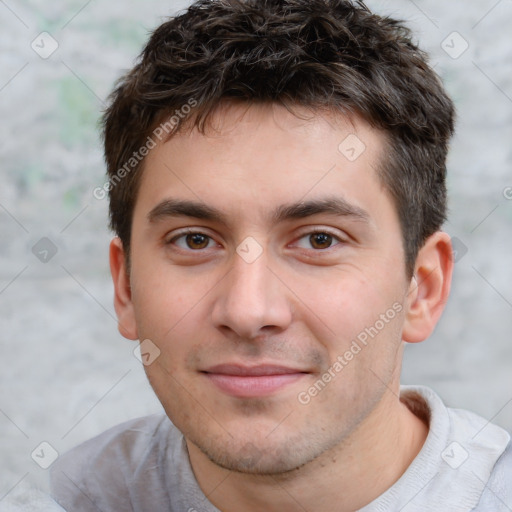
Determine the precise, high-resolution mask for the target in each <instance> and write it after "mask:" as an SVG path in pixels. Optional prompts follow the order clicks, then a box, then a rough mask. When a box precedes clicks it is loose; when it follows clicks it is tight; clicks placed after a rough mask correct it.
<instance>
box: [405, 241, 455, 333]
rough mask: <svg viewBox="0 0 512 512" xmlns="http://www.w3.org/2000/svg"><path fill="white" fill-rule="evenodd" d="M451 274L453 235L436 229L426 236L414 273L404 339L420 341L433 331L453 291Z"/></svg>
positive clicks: (408, 299) (407, 299)
mask: <svg viewBox="0 0 512 512" xmlns="http://www.w3.org/2000/svg"><path fill="white" fill-rule="evenodd" d="M452 273H453V253H452V244H451V240H450V237H449V235H448V234H447V233H444V232H442V231H437V232H436V233H434V234H433V235H432V236H430V237H429V238H428V239H427V241H426V242H425V244H424V245H423V247H422V248H421V249H420V251H419V253H418V257H417V258H416V264H415V270H414V276H413V278H412V279H411V284H410V287H409V292H408V295H407V298H406V304H407V310H406V312H405V322H404V327H403V332H402V338H403V340H404V341H407V342H409V343H417V342H419V341H423V340H425V339H426V338H428V337H429V336H430V334H431V333H432V332H433V330H434V328H435V326H436V324H437V322H438V320H439V318H440V316H441V313H442V312H443V310H444V307H445V305H446V302H447V300H448V296H449V294H450V286H451V280H452Z"/></svg>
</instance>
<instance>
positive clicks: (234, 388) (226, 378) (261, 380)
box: [206, 373, 306, 398]
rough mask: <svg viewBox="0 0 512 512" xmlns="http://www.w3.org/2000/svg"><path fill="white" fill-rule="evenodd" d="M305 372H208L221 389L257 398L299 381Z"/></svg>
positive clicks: (241, 396) (236, 394) (231, 393)
mask: <svg viewBox="0 0 512 512" xmlns="http://www.w3.org/2000/svg"><path fill="white" fill-rule="evenodd" d="M305 375H306V374H305V373H285V374H279V375H259V376H254V375H248V376H241V375H225V374H220V373H206V376H207V377H208V379H209V380H210V381H211V382H212V383H213V384H215V385H216V386H217V387H218V388H219V389H220V390H221V391H223V392H224V393H227V394H229V395H232V396H236V397H240V398H256V397H259V396H265V395H270V394H272V393H275V392H276V391H280V390H281V389H282V388H284V387H286V386H288V385H289V384H292V383H293V382H296V381H298V380H299V379H301V378H302V377H304V376H305Z"/></svg>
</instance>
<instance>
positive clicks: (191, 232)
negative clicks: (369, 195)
mask: <svg viewBox="0 0 512 512" xmlns="http://www.w3.org/2000/svg"><path fill="white" fill-rule="evenodd" d="M315 234H325V235H329V236H330V237H332V239H333V242H334V241H337V242H338V243H333V245H331V246H329V247H327V248H326V249H314V248H309V249H306V250H312V251H314V252H326V251H328V250H329V249H332V248H333V247H335V246H337V245H340V244H345V243H347V240H345V239H343V238H342V237H340V236H339V235H337V234H335V233H333V232H332V231H330V230H329V229H324V228H315V229H312V230H310V231H307V232H306V233H303V234H302V235H300V236H299V237H298V238H297V239H296V241H299V240H302V239H303V238H306V237H311V236H312V235H315ZM188 235H203V236H205V237H207V238H209V239H210V241H214V239H213V237H211V236H210V235H207V234H206V233H203V232H202V231H194V230H192V229H189V230H187V231H184V232H181V233H179V234H177V235H175V236H174V237H172V238H171V239H170V240H169V241H167V242H166V243H165V244H166V245H173V244H175V242H176V240H179V239H180V238H184V237H187V236H188ZM178 247H179V246H178ZM179 249H180V250H183V251H186V252H202V251H203V250H204V249H190V248H187V249H185V248H182V247H179ZM205 249H209V247H206V248H205Z"/></svg>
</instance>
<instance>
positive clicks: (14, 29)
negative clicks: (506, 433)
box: [0, 0, 512, 505]
mask: <svg viewBox="0 0 512 512" xmlns="http://www.w3.org/2000/svg"><path fill="white" fill-rule="evenodd" d="M188 3H189V2H185V1H183V2H181V1H177V2H164V1H159V0H149V1H144V2H143V1H135V2H130V3H127V2H120V1H118V0H115V1H110V2H107V1H106V0H90V1H84V0H69V1H67V2H63V1H55V2H51V3H50V2H44V1H43V0H31V1H24V2H14V1H13V0H6V1H0V46H1V52H0V119H1V123H0V173H1V181H0V234H1V239H0V240H1V241H0V318H1V330H0V368H1V371H0V454H1V455H0V461H1V462H0V464H1V467H0V505H1V500H2V499H3V498H4V497H5V496H6V495H8V494H10V493H11V492H13V491H14V490H15V489H16V488H18V486H20V487H21V486H22V485H25V484H30V485H38V486H41V487H42V488H45V485H46V478H47V471H46V470H45V469H43V468H42V467H40V465H43V466H44V465H45V463H48V462H50V461H51V457H52V455H53V451H52V450H51V449H50V448H48V446H47V445H41V444H40V443H41V442H46V443H49V444H50V445H51V447H53V449H54V450H56V452H58V453H60V452H63V451H65V450H67V449H68V448H70V447H71V446H73V445H75V444H77V443H78V442H80V441H83V440H85V439H87V438H89V437H91V436H93V435H95V434H97V433H99V432H100V431H102V430H104V429H106V428H107V427H110V426H112V425H114V424H116V423H119V422H121V421H123V420H126V419H129V418H132V417H136V416H139V415H144V414H148V413H151V412H155V411H159V410H160V405H159V403H158V402H157V400H156V398H154V396H153V393H152V391H151V390H150V387H149V385H148V384H147V382H146V378H145V375H144V373H143V370H142V365H141V364H140V362H139V361H138V360H137V359H136V358H135V356H134V353H133V351H134V349H135V347H136V343H134V342H129V341H126V340H124V339H123V338H122V337H121V336H120V335H119V334H118V332H117V324H116V320H115V315H114V310H113V307H112V295H113V289H112V285H111V281H110V275H109V270H108V261H107V255H108V253H107V250H108V242H109V240H110V237H111V234H110V233H109V231H108V229H107V227H106V223H107V201H106V200H97V199H95V198H94V197H93V189H94V188H95V187H97V186H101V185H102V184H103V183H104V172H105V167H104V163H103V159H102V151H101V144H100V140H99V135H98V133H99V132H98V126H97V123H98V119H99V116H100V112H101V109H102V108H103V107H104V102H105V100H106V97H107V95H108V93H109V92H110V90H111V88H112V85H113V83H114V81H115V79H116V78H117V77H118V76H119V75H120V73H121V72H122V70H124V69H126V68H129V67H131V66H132V64H133V62H134V59H135V57H136V56H137V55H138V53H139V51H140V50H141V48H142V45H143V43H144V41H145V40H146V38H147V35H148V32H149V31H150V30H151V29H153V28H155V27H156V26H157V25H158V24H159V23H161V22H162V21H163V19H164V17H166V16H168V15H170V14H172V13H173V12H175V11H176V10H178V9H181V8H183V7H184V6H186V5H188ZM368 4H369V5H370V6H371V7H372V8H373V9H374V10H375V11H376V12H379V13H388V14H391V15H393V16H396V17H399V18H402V19H405V20H407V22H408V24H409V26H410V27H412V28H413V29H414V30H415V32H416V35H417V38H418V39H419V41H420V44H421V46H422V47H423V48H424V49H426V50H427V51H429V52H430V54H431V57H432V61H431V62H432V65H434V66H435V69H436V70H437V72H438V73H439V74H440V75H441V76H442V77H443V80H444V82H445V84H446V87H447V89H448V91H449V92H450V94H451V95H452V97H453V99H454V100H455V102H456V105H457V108H458V124H457V136H456V137H455V139H454V141H453V145H452V150H451V156H450V160H449V191H450V208H451V215H450V221H449V223H448V224H447V225H446V227H445V228H446V231H447V232H448V233H449V234H450V235H452V237H454V238H455V245H456V248H457V260H458V261H457V264H456V269H455V278H454V283H453V290H452V296H451V299H450V302H449V304H448V307H447V310H446V312H445V314H444V316H443V318H442V320H441V322H440V324H439V326H438V327H437V329H436V331H435V333H434V335H433V336H432V337H431V338H430V339H429V340H427V341H425V342H424V343H421V344H417V345H410V346H407V349H406V354H405V363H404V370H403V382H404V383H418V384H419V383H421V384H426V385H429V386H431V387H433V388H434V389H435V390H436V391H437V392H438V393H440V395H441V396H442V397H443V398H444V399H445V401H446V402H447V403H448V404H449V405H451V406H454V407H460V408H468V409H471V410H474V411H476V412H478V413H479V414H481V415H483V416H484V417H485V418H487V419H489V420H490V421H493V422H495V423H498V424H499V425H502V426H504V427H505V428H507V429H509V430H512V371H511V367H512V343H511V342H510V332H511V331H512V267H511V262H512V258H511V252H512V229H511V226H512V144H511V143H512V39H511V36H510V27H511V26H512V1H511V0H499V1H497V0H472V1H462V0H459V1H451V2H444V1H440V0H416V1H411V0H393V1H379V0H371V1H368ZM45 32H46V33H47V34H45ZM57 45H58V46H57ZM52 52H53V53H52ZM41 453H44V454H45V455H44V457H42V456H40V457H38V456H37V455H38V454H41ZM31 454H33V456H32V457H31ZM35 461H37V462H39V464H36V462H35Z"/></svg>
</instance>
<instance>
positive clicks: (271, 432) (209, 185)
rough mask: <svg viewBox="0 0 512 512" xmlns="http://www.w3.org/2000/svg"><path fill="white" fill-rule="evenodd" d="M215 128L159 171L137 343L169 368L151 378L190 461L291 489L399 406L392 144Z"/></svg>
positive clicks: (361, 126) (331, 131) (255, 127)
mask: <svg viewBox="0 0 512 512" xmlns="http://www.w3.org/2000/svg"><path fill="white" fill-rule="evenodd" d="M214 119H215V126H216V127H217V131H214V130H207V132H206V134H200V133H199V132H198V131H197V130H195V129H194V130H192V131H183V132H182V133H179V134H177V135H176V136H174V137H173V138H172V139H171V140H169V141H168V142H166V143H165V144H160V145H158V146H157V147H156V148H155V149H153V150H152V151H151V152H150V154H149V155H148V157H147V159H146V162H145V168H144V172H143V176H142V180H141V185H140V190H139V192H138V198H137V203H136V207H135V211H134V218H133V231H132V240H131V274H130V284H131V294H132V295H131V300H132V304H133V325H134V326H136V328H135V327H134V335H135V336H138V337H139V339H140V340H141V341H142V340H146V339H148V340H151V344H154V345H156V347H158V349H159V350H160V355H159V356H158V357H157V358H156V359H155V360H154V361H153V362H152V363H151V364H149V365H148V366H146V367H145V368H146V371H147V374H148V377H149V380H150V382H151V385H152V386H153V388H154V390H155V392H156V394H157V395H158V397H159V399H160V401H161V402H162V404H163V406H164V408H165V410H166V412H167V414H168V416H169V417H170V418H171V420H172V421H173V423H174V424H175V425H176V426H177V427H178V428H179V429H180V430H181V431H182V432H183V433H184V435H185V436H186V438H187V440H188V442H189V443H190V442H191V443H193V444H194V445H195V446H196V447H198V448H199V449H200V450H201V451H202V452H203V453H204V454H206V455H207V456H208V457H209V458H210V459H211V460H212V461H214V462H216V463H217V464H219V465H221V466H223V467H226V468H229V469H234V470H239V471H247V472H259V473H279V472H284V471H288V470H291V469H294V468H297V467H299V466H301V465H303V464H305V463H307V462H309V461H311V460H313V459H315V458H316V457H317V456H318V455H320V454H321V453H323V452H325V451H326V450H327V449H329V448H332V447H334V446H335V445H338V444H339V443H341V442H343V441H344V440H346V439H348V436H349V435H350V434H351V433H352V432H354V430H355V429H356V428H357V427H358V426H359V425H361V424H362V423H363V422H364V421H366V420H367V419H368V418H370V417H371V416H372V414H373V413H374V412H375V411H376V410H377V409H378V406H379V405H381V404H382V403H384V402H385V400H387V399H388V398H386V397H387V396H388V395H389V394H390V392H389V390H388V389H387V386H390V387H391V388H393V389H398V387H397V386H398V377H399V375H398V373H399V366H400V358H401V350H400V349H401V345H402V342H401V333H402V326H403V322H404V313H403V311H402V306H403V309H404V310H405V308H406V306H405V304H404V300H405V297H406V295H407V291H408V288H409V282H408V280H407V279H406V275H405V270H404V269H405V262H404V256H403V248H402V247H403V246H402V239H401V231H400V225H399V221H398V218H397V215H396V211H395V207H394V205H393V203H392V201H391V199H390V197H389V195H388V193H387V192H386V191H385V189H384V188H383V187H382V186H381V184H380V182H379V179H378V175H377V168H378V162H379V159H381V158H382V154H383V152H384V151H385V143H384V137H383V136H382V134H381V133H379V132H378V131H376V130H373V129H371V128H370V127H369V126H368V125H367V124H365V123H363V122H362V121H360V120H357V119H356V120H354V122H353V123H352V124H351V123H350V122H345V121H343V119H339V118H338V119H337V120H334V118H333V117H332V118H330V119H327V118H326V117H322V116H315V117H314V118H310V119H309V120H304V119H299V118H297V117H296V116H294V115H292V114H291V113H289V112H288V111H287V110H285V109H284V108H282V107H277V106H275V105H274V106H270V105H264V106H263V105H260V106H252V107H250V108H248V107H247V106H233V105H232V106H230V107H229V108H225V109H222V110H219V112H218V113H217V114H216V115H215V118H214ZM348 136H350V137H349V138H348V139H347V137H348ZM356 137H357V138H356ZM361 142H362V143H363V144H364V145H365V149H364V148H363V146H362V144H361ZM340 144H341V145H340ZM363 149H364V150H363ZM361 150H363V152H362V153H361V154H360V155H359V156H358V153H360V152H361ZM354 157H357V158H354ZM365 334H366V336H365ZM363 340H365V341H363ZM354 342H355V343H354ZM146 343H148V342H146ZM149 346H150V347H153V345H149ZM152 350H153V353H157V352H158V351H156V349H155V348H154V347H153V349H152ZM350 354H352V357H351V356H350ZM336 362H338V364H336Z"/></svg>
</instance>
